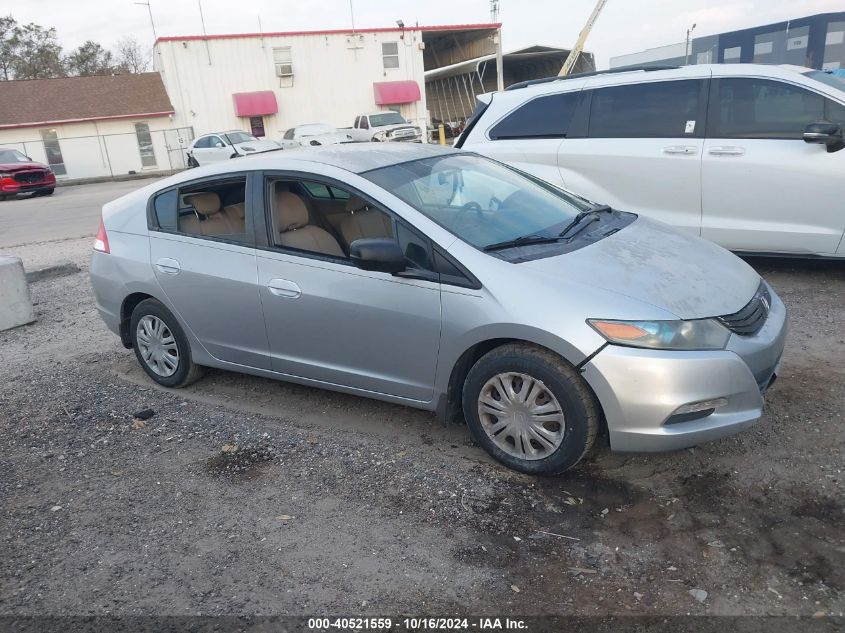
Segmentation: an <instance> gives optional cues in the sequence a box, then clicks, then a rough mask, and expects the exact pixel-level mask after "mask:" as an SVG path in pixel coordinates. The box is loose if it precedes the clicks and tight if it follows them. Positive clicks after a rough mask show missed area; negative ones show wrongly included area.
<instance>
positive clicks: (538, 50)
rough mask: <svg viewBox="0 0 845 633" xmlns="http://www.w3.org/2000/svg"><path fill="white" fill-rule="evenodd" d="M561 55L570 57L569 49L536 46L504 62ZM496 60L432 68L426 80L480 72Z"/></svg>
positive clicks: (481, 59) (504, 56)
mask: <svg viewBox="0 0 845 633" xmlns="http://www.w3.org/2000/svg"><path fill="white" fill-rule="evenodd" d="M581 54H582V55H585V56H591V55H592V53H589V52H587V51H584V52H583V53H581ZM560 55H563V56H566V55H569V49H566V48H555V47H553V46H542V45H540V44H535V45H533V46H526V47H523V48H518V49H516V50H512V51H509V52H507V53H503V54H502V60H503V61H504V62H507V63H512V62H521V61H530V60H533V59H542V58H544V57H551V56H560ZM495 59H496V55H495V53H491V54H489V55H482V56H481V57H474V58H473V59H468V60H466V61H463V62H458V63H457V64H450V65H449V66H442V67H441V68H432V69H431V70H427V71H425V79H426V81H428V80H429V79H439V78H441V77H452V76H454V75H462V74H465V73H474V72H477V71H478V68H479V66H480V65H481V64H483V63H485V62H491V61H495Z"/></svg>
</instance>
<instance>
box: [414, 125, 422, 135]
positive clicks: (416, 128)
mask: <svg viewBox="0 0 845 633" xmlns="http://www.w3.org/2000/svg"><path fill="white" fill-rule="evenodd" d="M414 133H416V134H422V130H421V129H420V128H418V127H416V126H415V127H414Z"/></svg>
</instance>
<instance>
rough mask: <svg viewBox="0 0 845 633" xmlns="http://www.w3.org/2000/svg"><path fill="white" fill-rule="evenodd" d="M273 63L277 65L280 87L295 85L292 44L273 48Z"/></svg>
mask: <svg viewBox="0 0 845 633" xmlns="http://www.w3.org/2000/svg"><path fill="white" fill-rule="evenodd" d="M273 63H274V64H275V66H276V77H278V78H279V87H280V88H289V87H290V86H292V85H293V58H292V57H291V52H290V46H283V47H281V48H274V49H273Z"/></svg>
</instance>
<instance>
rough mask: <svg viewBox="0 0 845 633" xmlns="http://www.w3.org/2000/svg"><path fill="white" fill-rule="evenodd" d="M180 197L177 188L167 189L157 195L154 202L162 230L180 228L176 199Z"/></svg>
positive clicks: (157, 221) (158, 222)
mask: <svg viewBox="0 0 845 633" xmlns="http://www.w3.org/2000/svg"><path fill="white" fill-rule="evenodd" d="M178 199H179V196H178V194H177V193H176V190H175V189H171V190H170V191H165V192H164V193H163V194H161V195H158V196H156V198H155V201H154V202H153V209H154V211H155V215H156V223H157V224H158V226H159V228H160V229H161V230H162V231H176V230H177V228H178V222H177V219H176V218H177V213H176V201H177V200H178Z"/></svg>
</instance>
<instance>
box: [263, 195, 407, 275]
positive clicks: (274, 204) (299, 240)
mask: <svg viewBox="0 0 845 633" xmlns="http://www.w3.org/2000/svg"><path fill="white" fill-rule="evenodd" d="M266 191H267V196H268V198H269V200H268V218H267V219H268V226H269V227H270V233H271V235H270V237H271V240H270V243H271V244H272V245H274V246H277V247H279V248H282V249H285V250H294V251H301V252H303V253H307V254H311V255H317V256H319V257H329V258H332V259H343V260H347V259H348V256H349V246H350V245H351V244H352V242H354V241H355V240H359V239H364V238H393V221H392V219H391V218H390V215H389V214H387V213H386V212H385V211H384V210H382V209H380V208H378V207H377V206H375V205H374V204H372V203H370V202H368V201H366V200H363V199H362V198H359V197H358V196H356V195H355V194H353V193H351V192H349V191H346V190H345V189H341V188H340V187H336V186H335V185H329V184H326V183H322V182H316V181H306V180H290V179H271V180H269V181H268V182H267V187H266Z"/></svg>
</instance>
